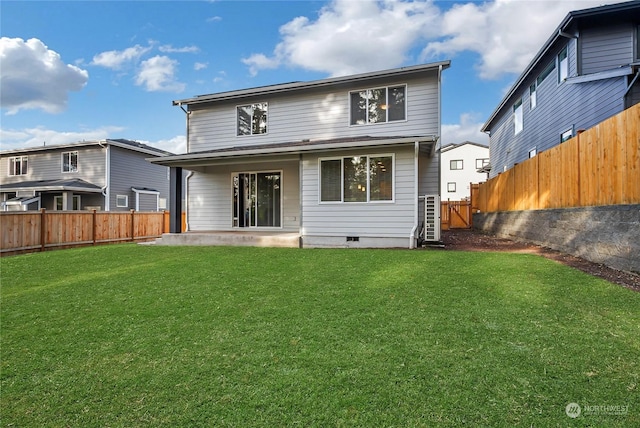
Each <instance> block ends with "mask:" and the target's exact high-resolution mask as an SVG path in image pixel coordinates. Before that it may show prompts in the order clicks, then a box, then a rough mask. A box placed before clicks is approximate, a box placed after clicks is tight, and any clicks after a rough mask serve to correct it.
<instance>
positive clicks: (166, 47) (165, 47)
mask: <svg viewBox="0 0 640 428" xmlns="http://www.w3.org/2000/svg"><path fill="white" fill-rule="evenodd" d="M158 50H159V51H160V52H164V53H198V52H200V48H199V47H197V46H184V47H181V48H174V47H173V46H171V45H163V46H160V47H159V48H158Z"/></svg>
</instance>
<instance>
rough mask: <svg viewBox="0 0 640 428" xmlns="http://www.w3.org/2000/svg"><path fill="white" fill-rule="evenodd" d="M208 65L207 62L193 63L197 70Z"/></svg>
mask: <svg viewBox="0 0 640 428" xmlns="http://www.w3.org/2000/svg"><path fill="white" fill-rule="evenodd" d="M208 66H209V65H208V64H207V63H206V62H196V63H195V64H193V69H194V70H196V71H198V70H204V69H205V68H207V67H208Z"/></svg>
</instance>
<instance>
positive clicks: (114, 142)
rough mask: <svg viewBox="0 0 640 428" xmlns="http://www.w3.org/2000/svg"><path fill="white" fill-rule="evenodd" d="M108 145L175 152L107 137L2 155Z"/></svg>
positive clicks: (148, 151)
mask: <svg viewBox="0 0 640 428" xmlns="http://www.w3.org/2000/svg"><path fill="white" fill-rule="evenodd" d="M108 145H111V146H115V147H120V148H123V149H127V150H133V151H136V152H141V153H145V154H148V155H151V156H167V155H171V154H173V153H171V152H167V151H166V150H160V149H158V148H155V147H152V146H149V145H147V144H143V143H140V142H138V141H133V140H126V139H106V140H89V141H78V142H75V143H68V144H56V145H52V146H46V145H45V146H38V147H25V148H21V149H10V150H3V151H1V152H0V155H2V156H6V155H15V154H22V153H34V152H46V151H49V150H60V149H73V148H79V147H87V146H108Z"/></svg>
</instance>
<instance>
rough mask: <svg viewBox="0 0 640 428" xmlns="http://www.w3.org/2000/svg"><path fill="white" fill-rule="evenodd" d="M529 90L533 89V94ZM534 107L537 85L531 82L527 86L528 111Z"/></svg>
mask: <svg viewBox="0 0 640 428" xmlns="http://www.w3.org/2000/svg"><path fill="white" fill-rule="evenodd" d="M531 88H533V92H532V91H531ZM536 107H538V84H537V83H536V82H533V84H531V85H529V110H530V111H531V110H535V108H536Z"/></svg>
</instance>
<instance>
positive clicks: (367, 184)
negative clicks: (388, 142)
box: [320, 155, 394, 203]
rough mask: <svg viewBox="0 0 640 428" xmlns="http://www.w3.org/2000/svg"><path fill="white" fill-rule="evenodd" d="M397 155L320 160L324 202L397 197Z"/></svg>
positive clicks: (321, 200) (388, 199) (362, 200)
mask: <svg viewBox="0 0 640 428" xmlns="http://www.w3.org/2000/svg"><path fill="white" fill-rule="evenodd" d="M393 161H394V159H393V155H371V156H349V157H342V158H332V159H321V160H320V202H365V203H366V202H384V201H387V202H391V201H393V167H394V162H393Z"/></svg>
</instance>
